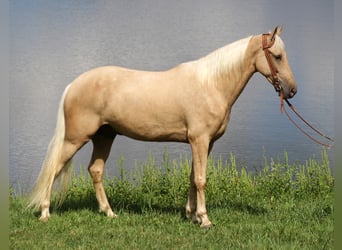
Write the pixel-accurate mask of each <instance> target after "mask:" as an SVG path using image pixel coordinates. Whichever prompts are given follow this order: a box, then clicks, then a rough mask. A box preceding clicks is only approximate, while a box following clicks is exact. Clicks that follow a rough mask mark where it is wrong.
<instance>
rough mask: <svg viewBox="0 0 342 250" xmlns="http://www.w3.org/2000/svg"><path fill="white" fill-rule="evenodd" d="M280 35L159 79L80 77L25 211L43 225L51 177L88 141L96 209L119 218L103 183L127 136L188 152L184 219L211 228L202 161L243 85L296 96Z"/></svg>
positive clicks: (109, 71)
mask: <svg viewBox="0 0 342 250" xmlns="http://www.w3.org/2000/svg"><path fill="white" fill-rule="evenodd" d="M280 33H281V28H280V27H276V28H275V30H274V31H273V32H270V33H267V34H261V35H256V36H250V37H247V38H245V39H242V40H239V41H236V42H234V43H232V44H229V45H227V46H225V47H222V48H220V49H218V50H216V51H214V52H212V53H210V54H209V55H207V56H205V57H203V58H200V59H199V60H196V61H191V62H187V63H182V64H180V65H178V66H176V67H175V68H172V69H170V70H167V71H164V72H146V71H138V70H132V69H126V68H120V67H114V66H107V67H100V68H96V69H93V70H90V71H88V72H86V73H83V74H82V75H80V76H79V77H78V78H76V79H75V80H74V81H73V82H72V83H71V84H69V85H68V86H67V87H66V89H65V91H64V93H63V96H62V98H61V101H60V104H59V110H58V117H57V125H56V131H55V135H54V137H53V139H52V140H51V142H50V144H49V147H48V151H47V155H46V158H45V161H44V162H43V166H42V169H41V171H40V174H39V177H38V178H37V181H36V183H35V187H34V189H33V191H32V196H31V200H30V204H29V207H35V208H36V209H38V208H40V209H41V217H40V220H42V221H47V220H48V218H49V217H50V212H49V207H50V197H51V190H52V186H53V183H54V180H55V178H57V177H60V178H62V179H63V178H64V177H65V176H66V173H67V172H68V171H67V170H68V168H69V166H70V162H71V159H72V157H73V156H74V154H75V153H76V152H77V151H78V150H79V149H80V148H81V147H82V146H83V145H84V144H86V143H87V142H88V141H90V140H91V141H92V142H93V145H94V148H93V153H92V157H91V160H90V163H89V167H88V170H89V173H90V175H91V177H92V179H93V183H94V187H95V191H96V198H97V200H98V203H99V209H100V211H101V212H104V213H106V214H107V216H109V217H116V214H115V213H113V211H112V209H111V207H110V205H109V203H108V200H107V197H106V194H105V191H104V188H103V184H102V176H103V169H104V164H105V162H106V160H107V158H108V155H109V153H110V149H111V145H112V143H113V141H114V138H115V136H116V135H125V136H128V137H131V138H134V139H137V140H145V141H176V142H184V143H189V144H190V145H191V150H192V170H191V176H190V183H191V184H190V191H189V196H188V200H187V203H186V214H187V216H188V218H189V219H191V220H192V221H194V222H196V221H197V222H199V223H200V225H201V227H210V226H211V225H212V224H211V222H210V220H209V218H208V215H207V209H206V203H205V186H206V165H207V157H208V154H209V153H210V151H211V149H212V147H213V144H214V142H215V141H216V140H217V139H218V138H220V137H221V136H222V134H223V133H224V132H225V130H226V127H227V124H228V121H229V116H230V112H231V109H232V106H233V104H234V103H235V101H236V99H237V98H238V97H239V95H240V94H241V92H242V90H243V89H244V87H245V86H246V84H247V82H248V80H249V79H250V78H251V76H252V75H253V74H254V73H255V72H260V73H261V74H262V75H264V76H265V77H266V78H267V79H268V80H269V81H270V82H271V83H272V84H273V85H274V87H275V88H276V90H277V91H278V92H279V94H280V95H283V97H284V98H291V97H293V96H294V95H295V93H296V83H295V80H294V77H293V74H292V72H291V69H290V66H289V64H288V61H287V57H286V52H285V50H284V44H283V41H282V40H281V38H280V37H279V34H280ZM266 54H268V56H265V55H266ZM64 179H67V178H64Z"/></svg>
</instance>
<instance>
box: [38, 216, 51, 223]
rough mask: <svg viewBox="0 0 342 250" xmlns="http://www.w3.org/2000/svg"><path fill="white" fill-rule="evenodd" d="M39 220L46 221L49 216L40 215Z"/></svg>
mask: <svg viewBox="0 0 342 250" xmlns="http://www.w3.org/2000/svg"><path fill="white" fill-rule="evenodd" d="M39 220H40V221H41V222H48V220H49V216H45V217H43V216H41V217H40V218H39Z"/></svg>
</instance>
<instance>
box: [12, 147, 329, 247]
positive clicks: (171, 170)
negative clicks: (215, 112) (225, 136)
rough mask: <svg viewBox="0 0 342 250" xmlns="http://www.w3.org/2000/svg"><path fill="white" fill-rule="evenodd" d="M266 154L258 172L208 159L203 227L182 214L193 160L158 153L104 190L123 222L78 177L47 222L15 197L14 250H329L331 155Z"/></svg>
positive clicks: (109, 182) (82, 176)
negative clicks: (293, 160) (299, 161)
mask: <svg viewBox="0 0 342 250" xmlns="http://www.w3.org/2000/svg"><path fill="white" fill-rule="evenodd" d="M287 159H288V158H287V154H286V153H285V155H284V160H283V161H280V160H276V161H275V160H272V159H265V163H264V166H263V167H262V168H261V169H260V170H259V171H257V172H253V173H250V172H247V171H246V169H245V168H243V167H240V166H237V165H236V161H235V157H234V156H233V155H232V156H231V159H230V161H228V162H222V161H221V160H216V161H215V160H214V159H210V160H209V162H208V171H207V177H208V185H207V191H206V194H207V208H208V212H209V217H210V218H211V220H212V222H213V223H214V224H215V226H214V227H213V228H212V229H210V230H201V229H200V228H199V226H198V225H194V224H192V223H190V222H189V221H187V219H186V218H185V216H184V204H185V201H186V197H187V193H188V187H189V174H190V166H191V164H190V161H189V160H188V159H184V158H182V157H180V159H177V160H173V161H171V160H170V159H169V158H168V155H167V154H165V156H164V161H163V163H162V164H161V165H162V166H156V164H155V161H154V158H153V157H150V159H149V161H148V162H146V163H145V164H142V165H140V166H136V168H135V169H134V170H132V171H130V172H126V171H125V170H123V169H122V170H121V174H120V176H119V177H117V178H111V177H107V178H106V181H105V182H106V183H105V187H106V192H107V195H108V198H109V200H110V203H111V204H112V207H113V209H114V211H115V212H116V213H118V214H119V217H118V218H117V219H109V218H107V217H105V216H104V215H103V214H99V213H98V212H97V202H96V198H95V193H94V190H93V187H92V183H91V181H90V180H89V179H88V178H87V175H86V174H85V173H84V172H82V171H81V173H80V176H78V177H77V178H76V177H75V176H74V177H73V179H72V183H71V186H70V188H69V191H68V193H67V196H66V200H65V202H64V204H63V205H62V207H61V208H59V209H57V210H55V211H53V212H52V217H51V219H50V221H49V222H48V223H46V224H44V223H41V222H39V221H38V220H37V216H38V215H37V214H35V215H34V214H32V212H30V211H27V210H25V209H24V207H25V201H24V199H23V197H18V196H15V195H11V201H10V215H11V225H10V246H11V248H13V249H47V248H54V249H56V248H59V249H239V248H247V249H269V248H273V249H329V248H332V245H333V242H332V232H333V195H334V194H333V186H334V180H333V177H332V175H331V173H330V167H329V161H328V158H327V154H326V152H324V151H323V152H322V157H321V159H310V160H308V161H307V162H306V164H304V165H296V164H293V165H289V164H288V160H287Z"/></svg>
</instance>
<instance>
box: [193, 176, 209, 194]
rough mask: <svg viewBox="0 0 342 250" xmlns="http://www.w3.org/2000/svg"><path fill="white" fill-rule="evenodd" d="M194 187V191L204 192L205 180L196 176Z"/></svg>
mask: <svg viewBox="0 0 342 250" xmlns="http://www.w3.org/2000/svg"><path fill="white" fill-rule="evenodd" d="M194 182H195V186H196V189H197V191H202V190H205V187H206V184H207V182H206V178H204V177H202V176H198V177H195V181H194Z"/></svg>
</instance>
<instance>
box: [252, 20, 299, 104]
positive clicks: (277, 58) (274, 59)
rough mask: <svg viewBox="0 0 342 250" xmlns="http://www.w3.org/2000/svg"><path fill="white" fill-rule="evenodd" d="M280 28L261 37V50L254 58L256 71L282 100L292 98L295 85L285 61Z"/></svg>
mask: <svg viewBox="0 0 342 250" xmlns="http://www.w3.org/2000/svg"><path fill="white" fill-rule="evenodd" d="M281 31H282V28H281V27H279V26H277V27H276V28H275V29H274V31H273V32H272V33H267V34H263V35H261V39H260V40H261V41H260V42H261V45H262V46H261V47H260V48H261V49H259V50H258V52H257V56H256V70H257V71H258V72H260V73H261V74H262V75H264V76H265V77H266V78H267V80H268V81H269V82H270V83H271V84H272V85H273V86H274V88H275V89H276V91H277V92H279V93H280V94H282V95H283V97H284V98H292V97H293V96H294V95H295V94H296V92H297V84H296V81H295V79H294V77H293V74H292V70H291V68H290V65H289V63H288V60H287V56H286V52H285V47H284V43H283V41H282V40H281V38H280V36H279V35H280V33H281Z"/></svg>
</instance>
